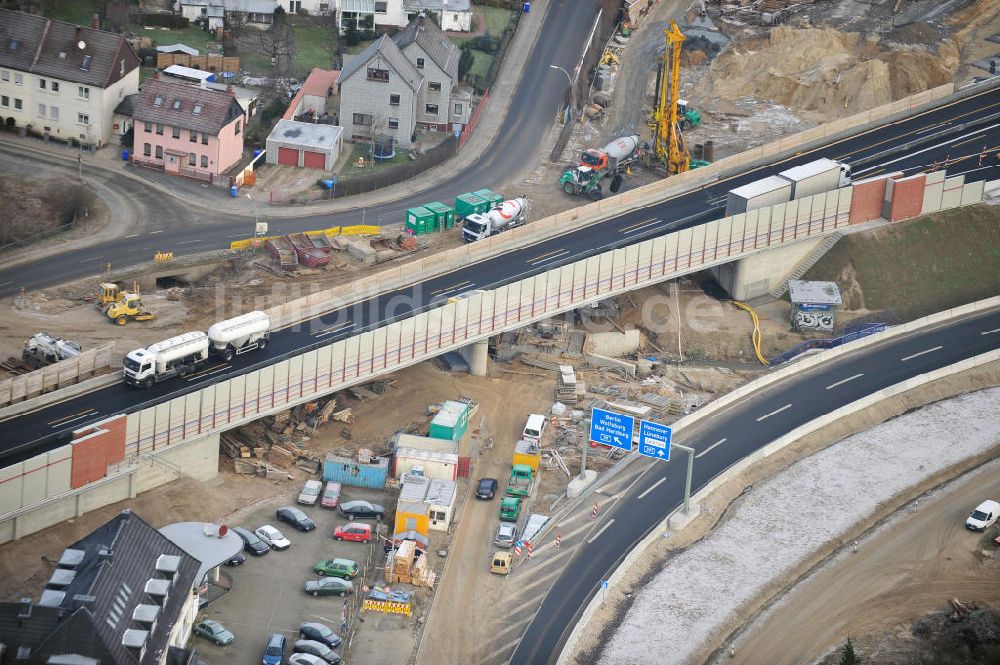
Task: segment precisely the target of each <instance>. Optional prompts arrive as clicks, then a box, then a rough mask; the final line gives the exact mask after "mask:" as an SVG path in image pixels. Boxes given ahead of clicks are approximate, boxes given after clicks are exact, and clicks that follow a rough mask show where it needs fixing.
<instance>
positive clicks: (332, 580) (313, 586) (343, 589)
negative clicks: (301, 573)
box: [306, 577, 354, 596]
mask: <svg viewBox="0 0 1000 665" xmlns="http://www.w3.org/2000/svg"><path fill="white" fill-rule="evenodd" d="M306 593H310V594H312V595H314V596H346V595H348V594H350V593H354V584H353V583H352V582H349V581H348V580H342V579H340V578H339V577H323V578H320V579H318V580H308V581H307V582H306Z"/></svg>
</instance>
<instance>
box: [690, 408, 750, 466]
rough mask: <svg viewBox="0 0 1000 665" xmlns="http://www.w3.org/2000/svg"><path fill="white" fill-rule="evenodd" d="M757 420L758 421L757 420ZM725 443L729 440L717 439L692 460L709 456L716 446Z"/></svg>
mask: <svg viewBox="0 0 1000 665" xmlns="http://www.w3.org/2000/svg"><path fill="white" fill-rule="evenodd" d="M758 420H760V419H759V418H758ZM726 441H729V439H727V438H725V437H723V438H721V439H719V440H718V441H716V442H715V443H713V444H712V445H710V446H709V447H708V448H705V450H703V451H701V452H700V453H698V454H697V455H695V456H694V458H695V459H698V458H699V457H701V456H702V455H707V454H709V453H710V452H712V451H713V450H714V449H715V447H716V446H721V445H722V444H724V443H725V442H726Z"/></svg>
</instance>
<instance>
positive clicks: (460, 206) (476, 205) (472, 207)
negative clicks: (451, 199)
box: [455, 192, 490, 219]
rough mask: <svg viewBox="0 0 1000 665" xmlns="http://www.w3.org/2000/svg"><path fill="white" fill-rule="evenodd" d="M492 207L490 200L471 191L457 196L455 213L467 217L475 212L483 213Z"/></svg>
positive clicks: (461, 217) (463, 217) (460, 216)
mask: <svg viewBox="0 0 1000 665" xmlns="http://www.w3.org/2000/svg"><path fill="white" fill-rule="evenodd" d="M489 209H490V202H489V201H487V200H486V199H484V198H482V197H481V196H476V195H475V194H473V193H471V192H469V193H467V194H459V195H458V196H456V197H455V215H456V216H457V217H458V218H459V219H465V218H466V217H468V216H469V215H471V214H473V213H482V212H486V211H487V210H489Z"/></svg>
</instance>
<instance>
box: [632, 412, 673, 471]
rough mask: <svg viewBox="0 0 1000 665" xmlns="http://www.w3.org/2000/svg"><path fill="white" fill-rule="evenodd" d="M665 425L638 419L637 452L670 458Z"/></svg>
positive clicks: (665, 458) (663, 458)
mask: <svg viewBox="0 0 1000 665" xmlns="http://www.w3.org/2000/svg"><path fill="white" fill-rule="evenodd" d="M672 433H673V430H671V429H670V427H668V426H667V425H661V424H660V423H651V422H649V421H648V420H640V421H639V454H640V455H645V456H646V457H654V458H656V459H661V460H664V461H667V460H669V459H670V435H671V434H672Z"/></svg>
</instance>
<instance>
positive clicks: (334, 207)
mask: <svg viewBox="0 0 1000 665" xmlns="http://www.w3.org/2000/svg"><path fill="white" fill-rule="evenodd" d="M550 6H551V0H536V1H535V2H533V3H532V11H531V12H529V13H527V14H524V15H523V16H522V17H521V21H520V25H519V27H518V30H517V33H516V34H515V35H514V39H513V40H512V41H511V43H510V46H509V48H508V50H507V56H506V58H505V59H504V62H503V65H502V67H501V69H500V74H499V75H498V77H497V82H496V84H495V85H494V86H493V89H492V92H491V93H490V98H489V100H488V101H487V103H486V106H485V108H484V109H483V112H482V114H481V115H480V117H479V122H478V124H477V125H476V128H475V130H474V131H473V132H472V135H471V136H470V138H469V139H468V141H466V143H465V145H464V146H463V148H462V150H461V152H459V153H458V156H456V157H454V158H452V159H449V160H448V161H445V162H443V163H442V164H440V165H438V166H436V167H434V168H432V169H430V170H429V171H427V172H426V173H424V174H423V175H421V176H420V177H419V178H411V179H410V180H407V181H405V182H401V183H399V184H397V185H391V186H389V187H385V188H383V189H380V190H378V191H375V192H372V193H371V194H366V195H363V196H352V197H348V198H346V199H340V200H334V201H320V202H316V203H313V204H310V205H306V206H270V205H267V204H265V203H263V201H259V200H258V201H257V206H258V208H257V212H259V213H260V214H262V215H266V216H267V217H270V218H272V219H274V218H294V217H307V216H312V215H318V214H323V213H337V212H344V211H349V210H356V209H359V208H364V207H371V206H375V205H379V204H383V203H390V202H394V201H398V200H399V199H401V198H404V197H407V196H411V195H414V194H417V193H420V192H423V191H427V190H430V189H433V188H434V187H436V186H438V185H440V184H441V183H444V182H445V181H447V180H448V179H449V178H451V177H453V176H454V174H456V173H459V172H461V171H462V170H463V169H465V168H467V167H468V166H469V165H470V164H472V163H473V162H475V161H476V160H478V159H479V158H480V157H482V156H483V155H484V154H485V153H486V151H487V150H488V149H489V147H490V145H491V144H492V142H493V139H494V138H495V137H496V135H497V132H498V130H499V128H500V126H501V125H502V124H503V121H504V119H505V118H506V116H507V111H508V108H509V107H508V105H507V104H506V100H508V99H510V98H511V95H512V94H513V91H514V89H515V88H516V87H517V85H518V84H519V83H520V81H521V77H522V75H523V73H524V69H525V64H526V61H527V58H528V54H529V53H530V51H531V48H532V46H533V45H534V43H535V41H536V40H537V38H538V34H539V32H540V30H541V27H542V23H543V22H544V21H545V16H546V15H547V14H548V9H549V7H550ZM0 142H2V143H7V144H9V145H13V146H18V147H19V148H23V149H26V150H31V151H36V152H45V153H48V154H52V155H58V156H65V157H66V158H67V159H71V160H73V161H76V159H77V155H78V154H79V152H80V151H79V150H77V149H73V148H67V147H64V146H62V145H60V144H56V143H43V142H42V141H39V140H36V139H30V138H21V137H19V136H16V135H11V134H7V133H2V134H0ZM88 168H90V169H92V168H99V169H105V170H114V171H117V172H118V173H120V175H121V176H123V177H125V178H129V179H131V180H134V181H137V182H143V183H145V184H147V185H149V186H152V187H155V188H156V189H158V190H160V191H162V192H164V193H165V194H168V195H171V196H174V197H175V198H178V199H181V200H183V201H185V202H186V203H188V204H189V205H191V206H196V207H200V208H205V211H206V214H211V213H213V212H220V211H221V212H226V213H229V214H242V215H246V216H248V217H252V216H253V215H254V204H253V202H251V201H250V200H249V199H247V197H246V192H250V195H251V196H252V197H254V198H255V199H256V198H257V196H258V195H259V196H260V198H261V199H263V198H264V193H263V192H261V193H260V194H258V193H257V192H255V191H254V189H252V188H251V189H246V190H242V191H241V192H240V196H239V197H237V198H232V197H231V196H230V195H229V189H228V187H218V186H215V185H209V184H205V183H201V182H198V181H196V180H192V179H189V178H184V177H180V176H169V175H166V174H165V173H163V172H161V171H156V170H153V169H146V168H143V167H135V166H131V165H127V164H125V162H123V161H122V159H121V148H118V147H110V146H109V147H107V148H104V149H103V150H99V151H98V152H97V153H95V154H90V153H87V152H84V153H83V173H84V177H86V174H87V169H88Z"/></svg>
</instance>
